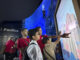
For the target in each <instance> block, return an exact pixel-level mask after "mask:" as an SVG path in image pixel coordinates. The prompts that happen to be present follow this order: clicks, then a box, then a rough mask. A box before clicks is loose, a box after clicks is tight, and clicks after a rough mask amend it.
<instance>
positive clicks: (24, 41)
mask: <svg viewBox="0 0 80 60" xmlns="http://www.w3.org/2000/svg"><path fill="white" fill-rule="evenodd" d="M21 35H22V37H21V38H19V39H18V41H17V48H18V50H19V60H23V53H24V49H25V48H26V46H28V43H30V39H29V38H27V36H28V30H27V29H25V28H24V29H22V30H21Z"/></svg>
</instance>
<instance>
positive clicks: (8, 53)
mask: <svg viewBox="0 0 80 60" xmlns="http://www.w3.org/2000/svg"><path fill="white" fill-rule="evenodd" d="M9 38H10V39H9V40H8V41H7V42H6V44H5V46H4V47H3V49H2V51H1V54H3V53H4V54H5V60H13V59H14V57H16V49H17V48H16V47H15V42H16V40H15V38H14V37H12V36H10V37H9Z"/></svg>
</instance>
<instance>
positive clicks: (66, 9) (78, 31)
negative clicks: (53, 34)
mask: <svg viewBox="0 0 80 60" xmlns="http://www.w3.org/2000/svg"><path fill="white" fill-rule="evenodd" d="M56 18H57V23H58V29H59V31H61V32H62V33H64V32H66V33H68V32H71V34H70V38H67V39H65V38H61V47H62V53H63V58H64V60H80V27H79V25H78V20H77V17H76V13H75V10H74V6H73V2H72V0H61V2H60V6H59V8H58V11H57V14H56Z"/></svg>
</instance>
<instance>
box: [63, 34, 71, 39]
mask: <svg viewBox="0 0 80 60" xmlns="http://www.w3.org/2000/svg"><path fill="white" fill-rule="evenodd" d="M69 34H71V33H64V34H63V35H61V37H62V38H69Z"/></svg>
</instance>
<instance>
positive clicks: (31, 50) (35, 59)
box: [27, 40, 43, 60]
mask: <svg viewBox="0 0 80 60" xmlns="http://www.w3.org/2000/svg"><path fill="white" fill-rule="evenodd" d="M32 43H34V44H32ZM27 54H28V56H29V58H30V60H43V57H42V53H41V50H40V47H39V45H38V44H37V42H36V41H34V40H32V41H31V42H30V44H29V47H28V48H27Z"/></svg>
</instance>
